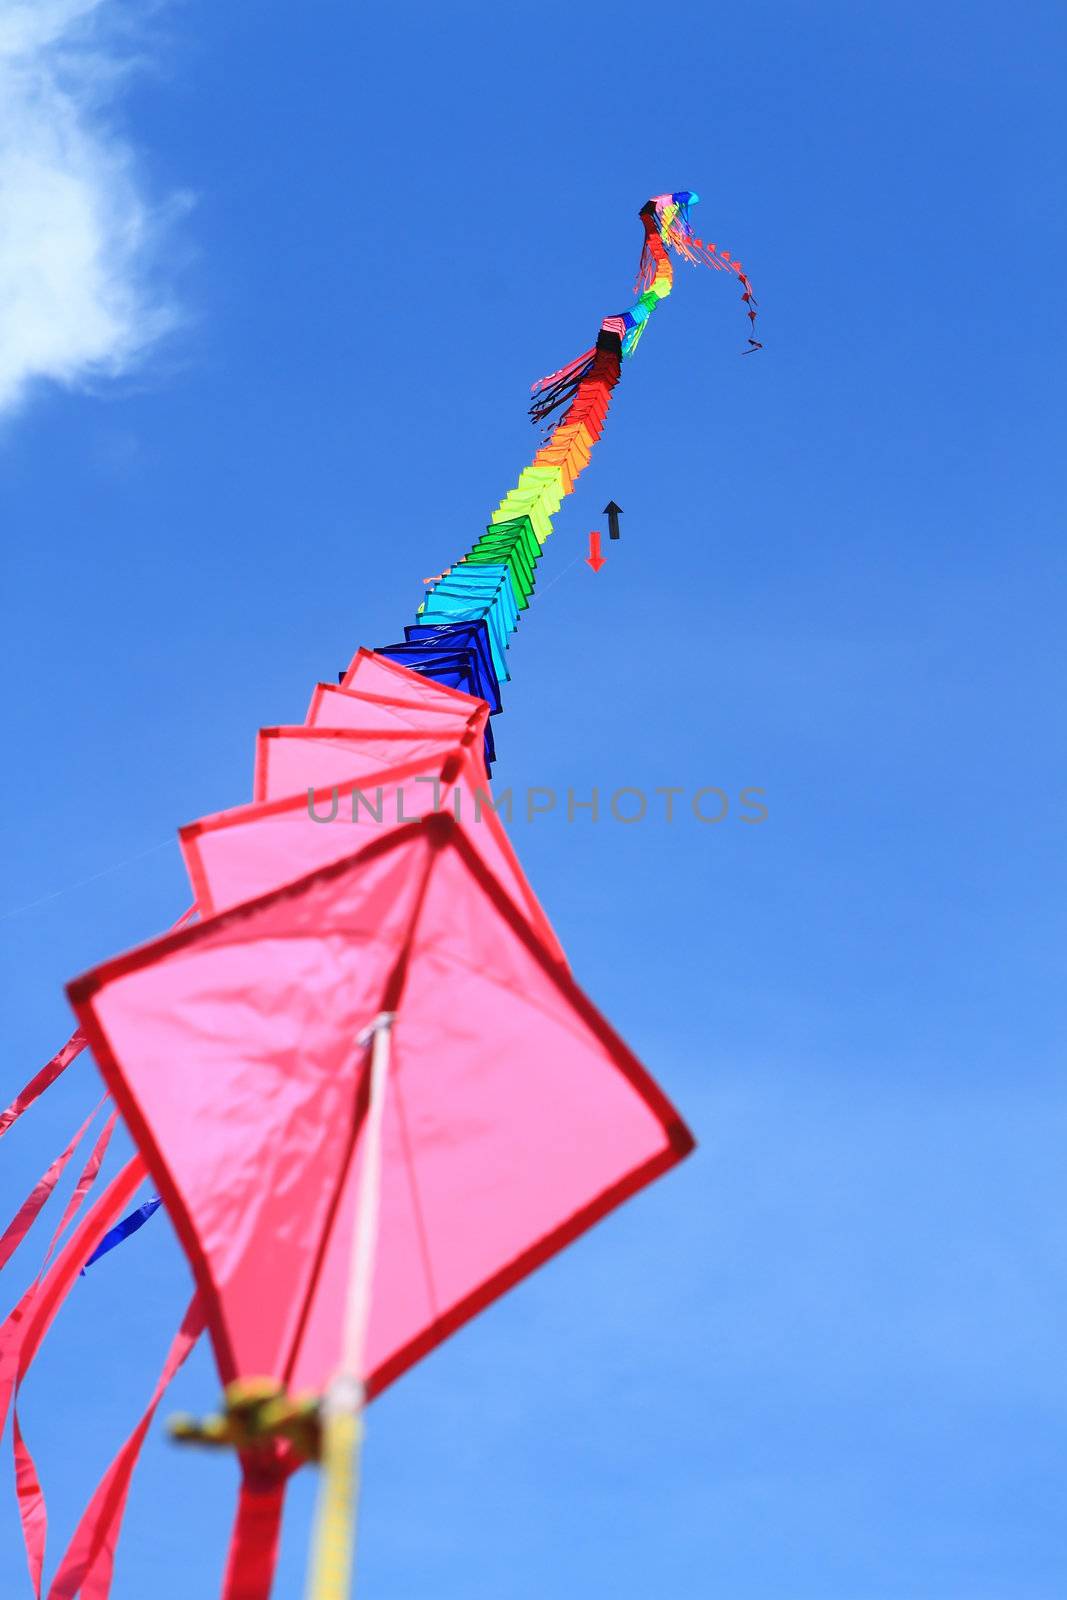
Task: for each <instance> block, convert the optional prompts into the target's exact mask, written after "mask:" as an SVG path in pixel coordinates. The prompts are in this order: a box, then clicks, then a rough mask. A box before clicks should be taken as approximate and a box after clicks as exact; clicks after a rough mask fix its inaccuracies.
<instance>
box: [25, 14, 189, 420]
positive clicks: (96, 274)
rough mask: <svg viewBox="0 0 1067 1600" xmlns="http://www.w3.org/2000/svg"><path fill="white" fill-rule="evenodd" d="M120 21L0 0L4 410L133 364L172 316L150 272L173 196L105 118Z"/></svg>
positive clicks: (120, 73) (113, 86)
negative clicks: (167, 198)
mask: <svg viewBox="0 0 1067 1600" xmlns="http://www.w3.org/2000/svg"><path fill="white" fill-rule="evenodd" d="M118 20H120V18H119V14H118V12H117V8H116V6H115V3H114V0H0V414H3V413H4V412H10V411H11V410H13V409H15V408H16V407H17V406H18V405H19V404H20V403H21V402H22V401H24V400H25V398H26V396H27V392H28V390H29V389H30V386H31V385H32V384H33V383H34V382H35V381H38V380H42V379H43V380H51V381H52V382H55V383H60V384H64V385H66V386H68V387H78V386H81V385H84V384H86V383H88V382H90V381H91V380H93V379H98V378H100V377H114V376H118V375H119V374H121V373H123V372H126V371H128V370H129V369H130V368H131V367H132V366H134V365H135V364H136V363H137V361H138V360H139V359H140V358H142V357H143V355H144V353H145V352H146V350H147V349H148V347H149V346H151V345H152V344H154V343H155V342H156V341H157V340H158V339H159V338H160V337H161V335H163V334H164V333H166V332H167V331H168V329H170V328H171V327H172V326H173V325H174V322H175V320H176V310H175V308H174V306H173V304H172V303H171V302H170V300H169V297H168V296H167V294H166V293H165V291H163V290H161V289H160V288H159V287H158V286H157V285H156V284H154V283H153V282H152V278H153V274H152V271H151V256H152V249H153V245H154V243H155V242H156V240H157V239H158V236H159V232H160V229H161V226H162V225H163V223H164V222H165V221H166V219H167V214H168V213H169V212H170V211H172V210H173V203H172V204H171V205H170V206H164V207H160V206H158V205H154V204H152V203H151V202H150V201H149V200H147V199H146V198H145V196H144V194H143V185H142V183H141V181H140V180H139V178H138V175H137V173H136V170H135V165H134V161H133V157H132V153H131V151H130V149H129V146H128V145H127V144H126V143H124V142H123V140H122V139H121V138H120V137H119V136H118V135H117V134H116V133H115V131H114V129H113V128H112V127H110V126H109V124H108V122H107V120H106V118H105V107H106V105H107V102H108V100H109V99H111V98H113V96H114V94H115V92H116V90H117V88H118V87H119V85H120V84H121V82H122V81H123V78H124V62H123V60H122V59H121V57H120V56H119V55H118V53H117V52H116V49H115V47H114V44H113V42H112V43H111V47H110V48H109V37H108V36H109V33H110V31H111V30H110V27H109V25H111V24H114V23H116V22H117V21H118ZM112 38H113V35H112Z"/></svg>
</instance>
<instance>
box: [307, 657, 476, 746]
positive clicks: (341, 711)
mask: <svg viewBox="0 0 1067 1600" xmlns="http://www.w3.org/2000/svg"><path fill="white" fill-rule="evenodd" d="M409 676H410V677H415V673H410V674H409ZM401 687H403V685H401ZM304 720H305V722H306V724H307V726H308V727H309V728H371V729H381V730H386V729H389V728H393V729H400V730H403V729H409V730H411V731H412V732H429V731H431V730H432V731H433V732H437V733H445V732H449V733H455V734H456V736H457V737H459V735H460V734H461V733H464V732H466V731H467V730H468V729H471V730H473V731H475V732H476V733H478V734H482V733H484V731H485V724H486V723H487V722H488V720H489V707H488V706H487V705H486V704H485V703H484V701H478V702H477V704H476V706H475V709H474V710H473V711H472V710H471V709H470V707H469V706H466V705H459V706H455V705H450V704H449V703H448V701H447V700H442V701H431V702H429V703H427V702H426V701H425V700H405V699H403V698H398V696H397V693H396V691H395V690H394V692H393V694H392V695H388V696H387V695H377V694H368V693H366V692H365V691H364V690H356V689H342V688H339V687H338V685H337V684H335V683H318V684H316V685H315V691H314V693H313V694H312V696H311V704H310V705H309V706H308V714H307V716H306V717H305V719H304Z"/></svg>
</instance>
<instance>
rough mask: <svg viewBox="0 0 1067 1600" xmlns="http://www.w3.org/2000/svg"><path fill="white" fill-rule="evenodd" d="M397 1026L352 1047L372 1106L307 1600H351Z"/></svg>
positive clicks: (385, 1016) (377, 1024)
mask: <svg viewBox="0 0 1067 1600" xmlns="http://www.w3.org/2000/svg"><path fill="white" fill-rule="evenodd" d="M395 1020H396V1013H395V1012H393V1011H382V1012H380V1013H379V1015H378V1016H377V1017H376V1018H375V1019H374V1021H373V1022H372V1023H371V1025H370V1027H369V1028H367V1029H366V1030H365V1031H364V1032H363V1033H361V1034H360V1036H359V1041H358V1042H359V1043H360V1044H362V1045H365V1044H367V1043H368V1042H370V1045H371V1062H370V1098H369V1104H368V1106H367V1120H366V1124H365V1129H366V1132H365V1136H364V1143H363V1166H362V1170H361V1172H360V1180H359V1194H358V1197H357V1202H356V1203H357V1211H356V1226H355V1229H354V1232H353V1236H352V1253H351V1257H350V1264H349V1276H348V1291H347V1295H346V1299H345V1319H344V1329H343V1334H342V1343H341V1367H340V1371H339V1372H338V1374H337V1376H336V1378H335V1379H334V1380H333V1382H332V1383H331V1385H330V1387H329V1389H328V1390H327V1391H326V1394H325V1395H324V1396H323V1407H322V1413H323V1414H322V1455H321V1462H320V1471H321V1474H322V1476H321V1481H320V1485H319V1501H318V1506H317V1508H316V1515H315V1533H314V1538H313V1541H312V1555H311V1570H310V1573H309V1577H308V1590H307V1593H308V1600H348V1595H349V1592H350V1584H351V1574H352V1559H353V1553H354V1549H355V1540H356V1516H357V1511H358V1503H359V1483H360V1453H361V1447H362V1444H363V1410H364V1405H365V1400H366V1394H365V1390H364V1385H363V1371H364V1366H365V1359H366V1346H367V1329H368V1325H369V1323H370V1309H371V1291H372V1289H373V1284H374V1265H375V1257H376V1254H377V1247H378V1218H379V1210H380V1204H381V1171H382V1125H383V1121H384V1117H385V1098H386V1085H387V1079H388V1074H389V1057H390V1049H391V1043H392V1029H393V1023H394V1022H395Z"/></svg>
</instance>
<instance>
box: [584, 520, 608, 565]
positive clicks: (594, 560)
mask: <svg viewBox="0 0 1067 1600" xmlns="http://www.w3.org/2000/svg"><path fill="white" fill-rule="evenodd" d="M585 564H586V566H587V567H592V569H593V571H594V572H599V571H600V569H601V567H602V566H603V565H604V557H603V556H602V555H601V554H600V530H599V528H594V529H593V531H592V533H591V534H590V535H589V554H588V555H587V556H586V558H585Z"/></svg>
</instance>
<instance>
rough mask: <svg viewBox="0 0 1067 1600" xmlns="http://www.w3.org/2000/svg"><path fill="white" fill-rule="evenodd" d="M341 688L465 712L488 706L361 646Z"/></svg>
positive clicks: (480, 709)
mask: <svg viewBox="0 0 1067 1600" xmlns="http://www.w3.org/2000/svg"><path fill="white" fill-rule="evenodd" d="M341 688H342V689H357V690H362V691H363V692H364V693H366V694H382V695H395V696H397V697H398V698H402V699H404V700H410V701H411V702H412V704H414V705H420V706H425V707H430V706H451V707H453V708H454V709H456V710H457V711H459V710H461V709H462V708H464V707H465V708H466V710H467V712H468V714H470V713H472V712H480V711H485V712H486V713H488V710H489V708H488V706H487V705H486V703H485V701H484V700H479V699H478V698H477V696H476V695H472V694H464V693H463V691H462V689H449V688H448V687H447V685H446V684H443V683H435V682H434V680H433V679H432V678H424V677H423V676H422V674H421V673H418V672H413V671H412V669H411V668H410V667H402V666H401V665H400V664H399V662H396V661H392V660H390V658H389V657H388V656H376V655H375V654H374V651H373V650H367V649H362V648H361V649H359V650H357V651H356V653H355V655H354V656H353V657H352V661H351V664H350V666H349V668H348V671H347V672H346V673H345V675H344V677H343V678H342V680H341Z"/></svg>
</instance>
